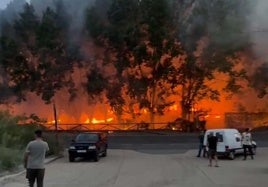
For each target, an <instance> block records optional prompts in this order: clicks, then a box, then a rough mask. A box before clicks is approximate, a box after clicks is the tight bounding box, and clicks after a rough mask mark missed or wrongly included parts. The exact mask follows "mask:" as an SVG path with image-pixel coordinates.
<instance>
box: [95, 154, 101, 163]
mask: <svg viewBox="0 0 268 187" xmlns="http://www.w3.org/2000/svg"><path fill="white" fill-rule="evenodd" d="M99 159H100V156H99V152H96V154H95V157H94V161H95V162H98V161H99Z"/></svg>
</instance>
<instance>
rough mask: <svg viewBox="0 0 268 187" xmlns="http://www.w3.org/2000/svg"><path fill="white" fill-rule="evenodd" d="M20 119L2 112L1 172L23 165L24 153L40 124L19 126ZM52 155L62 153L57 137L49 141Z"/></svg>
mask: <svg viewBox="0 0 268 187" xmlns="http://www.w3.org/2000/svg"><path fill="white" fill-rule="evenodd" d="M20 118H25V116H12V115H11V114H10V113H9V112H7V111H4V112H3V111H0V153H1V154H0V171H1V170H2V171H3V170H10V169H14V168H16V167H17V166H19V165H20V164H22V158H23V153H24V150H25V148H26V145H27V144H28V142H29V141H31V140H33V139H34V131H35V130H36V129H37V128H38V127H39V125H38V124H34V123H32V124H29V125H18V124H17V122H18V120H19V119H20ZM45 140H47V142H48V144H49V147H50V154H58V153H60V148H59V146H58V145H57V143H56V141H55V137H48V138H47V139H45Z"/></svg>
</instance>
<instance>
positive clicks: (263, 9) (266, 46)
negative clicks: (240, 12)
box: [249, 0, 268, 62]
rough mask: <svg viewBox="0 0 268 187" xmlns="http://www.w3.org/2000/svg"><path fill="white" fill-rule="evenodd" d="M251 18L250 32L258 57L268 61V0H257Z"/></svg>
mask: <svg viewBox="0 0 268 187" xmlns="http://www.w3.org/2000/svg"><path fill="white" fill-rule="evenodd" d="M255 2H256V6H255V7H254V8H253V12H252V15H251V16H250V19H249V32H250V36H251V42H252V44H253V49H254V51H255V53H256V55H257V57H258V58H260V60H262V61H266V62H268V1H267V0H256V1H255Z"/></svg>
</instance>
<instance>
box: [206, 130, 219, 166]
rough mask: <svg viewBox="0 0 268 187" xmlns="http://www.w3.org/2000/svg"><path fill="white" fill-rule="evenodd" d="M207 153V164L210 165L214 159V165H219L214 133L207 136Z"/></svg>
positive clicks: (216, 140)
mask: <svg viewBox="0 0 268 187" xmlns="http://www.w3.org/2000/svg"><path fill="white" fill-rule="evenodd" d="M207 142H208V145H207V146H208V155H209V166H212V159H213V158H214V159H215V167H219V165H218V157H217V143H218V138H217V137H216V136H214V135H212V134H211V135H209V136H208V141H207Z"/></svg>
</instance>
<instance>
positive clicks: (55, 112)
mask: <svg viewBox="0 0 268 187" xmlns="http://www.w3.org/2000/svg"><path fill="white" fill-rule="evenodd" d="M53 113H54V121H55V123H54V124H55V131H58V119H57V110H56V105H55V102H53Z"/></svg>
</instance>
